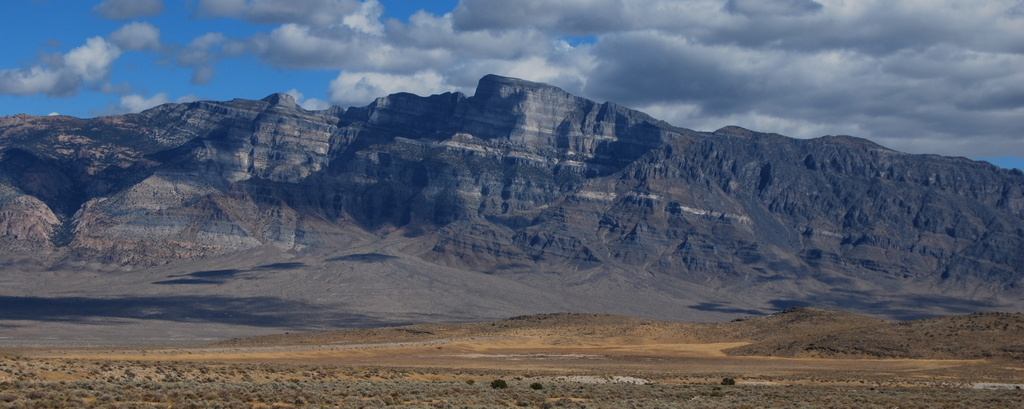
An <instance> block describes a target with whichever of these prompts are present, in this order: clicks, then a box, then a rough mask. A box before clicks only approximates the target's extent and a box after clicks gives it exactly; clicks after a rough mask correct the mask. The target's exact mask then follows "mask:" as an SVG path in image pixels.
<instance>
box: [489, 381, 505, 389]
mask: <svg viewBox="0 0 1024 409" xmlns="http://www.w3.org/2000/svg"><path fill="white" fill-rule="evenodd" d="M491 387H492V388H494V389H506V388H508V382H505V380H504V379H495V380H493V381H491Z"/></svg>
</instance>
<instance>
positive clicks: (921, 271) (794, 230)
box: [0, 75, 1024, 302]
mask: <svg viewBox="0 0 1024 409" xmlns="http://www.w3.org/2000/svg"><path fill="white" fill-rule="evenodd" d="M0 152H2V153H0V240H2V242H3V243H4V244H5V245H4V247H3V250H2V251H5V252H9V253H10V252H19V251H20V252H26V251H29V252H31V251H46V252H48V253H47V254H51V253H55V254H59V255H60V257H63V258H65V259H77V260H95V261H97V262H101V263H113V264H127V265H142V266H145V265H153V264H164V263H172V262H176V261H180V260H186V259H201V258H204V257H210V256H214V255H222V254H227V253H231V252H235V251H239V250H245V249H251V248H255V247H259V246H265V245H271V246H275V247H277V248H279V249H282V250H284V251H290V252H296V253H301V252H312V251H316V249H318V248H323V247H324V246H330V247H331V248H335V249H338V248H341V249H343V248H345V246H346V245H348V244H347V243H350V242H351V243H354V242H356V241H358V240H360V239H358V238H360V237H392V238H394V237H400V238H401V240H402V241H403V243H404V247H402V248H403V249H405V250H404V251H409V252H413V253H414V254H415V255H416V256H417V257H418V258H419V259H421V260H422V261H423V262H425V263H436V264H443V265H448V266H455V267H460V268H465V269H470V270H474V271H480V272H488V273H523V274H552V273H553V274H561V273H564V272H566V271H572V272H574V274H578V275H579V276H581V277H583V276H588V274H589V276H591V277H604V278H606V279H607V278H608V277H611V278H610V279H611V280H612V281H614V282H616V283H619V284H617V285H622V286H637V285H641V284H638V283H644V282H645V280H647V281H650V282H658V283H686V284H687V285H690V284H695V285H699V286H701V287H700V288H706V289H708V291H736V292H738V293H743V292H746V294H752V296H754V295H756V296H758V297H762V298H763V299H764V300H766V301H771V300H787V299H790V298H794V297H798V296H800V297H804V299H807V298H808V297H811V298H813V297H820V298H827V297H830V294H833V293H834V292H835V291H841V292H843V294H845V295H844V296H845V297H849V298H850V299H851V300H854V302H860V301H856V300H862V299H863V300H867V299H869V298H870V296H871V294H872V293H873V292H878V291H890V292H891V294H901V293H902V292H905V291H907V290H908V289H909V290H912V291H914V292H923V293H927V294H954V295H957V296H964V295H967V296H970V297H974V298H975V299H993V300H995V299H1000V297H1003V298H1006V297H1009V298H1013V294H1014V291H1019V286H1020V285H1024V282H1022V279H1024V193H1022V187H1024V175H1022V174H1021V173H1020V172H1011V171H1007V170H1002V169H998V168H996V167H994V166H992V165H989V164H987V163H982V162H973V161H970V160H967V159H963V158H949V157H939V156H929V155H909V154H904V153H900V152H896V151H892V150H889V149H886V148H883V147H881V146H878V145H876V144H873V143H871V142H869V141H866V140H863V139H858V138H853V137H846V136H827V137H822V138H817V139H810V140H799V139H792V138H787V137H784V136H780V135H776V134H765V133H758V132H753V131H749V130H745V129H741V128H736V127H726V128H723V129H720V130H718V131H715V132H712V133H707V132H697V131H692V130H688V129H684V128H679V127H675V126H672V125H669V124H667V123H665V122H663V121H659V120H656V119H654V118H651V117H650V116H648V115H646V114H644V113H641V112H638V111H634V110H630V109H628V108H624V107H622V106H619V105H616V104H614V103H610V102H605V103H598V102H594V101H590V100H587V99H584V98H580V97H577V96H573V95H570V94H569V93H567V92H565V91H563V90H561V89H558V88H556V87H552V86H549V85H545V84H540V83H534V82H528V81H523V80H518V79H513V78H505V77H499V76H493V75H491V76H487V77H484V78H483V79H481V80H480V83H479V85H478V88H477V90H476V92H475V94H474V95H473V96H466V95H464V94H461V93H446V94H441V95H432V96H427V97H420V96H416V95H412V94H406V93H399V94H393V95H390V96H386V97H382V98H379V99H377V100H376V101H374V102H372V103H371V104H369V105H367V106H364V107H352V108H347V109H343V108H339V107H334V108H331V109H328V110H324V111H307V110H304V109H302V108H301V107H299V106H298V105H296V103H295V101H294V100H293V99H292V98H291V97H289V96H287V95H283V94H275V95H271V96H269V97H267V98H264V99H262V100H255V101H253V100H233V101H228V102H209V101H204V102H193V103H187V104H166V105H162V106H159V107H156V108H153V109H150V110H148V111H145V112H142V113H140V114H132V115H123V116H114V117H103V118H96V119H77V118H70V117H46V118H43V117H29V116H24V115H19V116H14V117H6V118H2V119H0ZM50 257H53V256H52V254H51V256H50ZM581 271H583V272H588V273H587V274H582V275H580V274H579V272H581ZM651 280H653V281H651ZM577 284H578V285H586V282H585V281H581V282H579V283H577ZM644 285H648V284H644ZM669 287H671V285H669V286H667V287H665V288H669ZM679 288H682V287H679ZM687 288H691V287H687ZM665 291H670V290H667V289H666V290H665ZM672 291H675V290H672ZM1017 298H1018V299H1019V297H1017ZM864 302H867V301H864Z"/></svg>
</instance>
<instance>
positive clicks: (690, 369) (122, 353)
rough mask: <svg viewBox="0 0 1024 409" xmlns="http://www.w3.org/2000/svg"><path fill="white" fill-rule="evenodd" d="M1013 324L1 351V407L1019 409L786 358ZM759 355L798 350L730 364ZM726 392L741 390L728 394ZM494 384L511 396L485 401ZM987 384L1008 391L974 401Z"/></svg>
mask: <svg viewBox="0 0 1024 409" xmlns="http://www.w3.org/2000/svg"><path fill="white" fill-rule="evenodd" d="M1019 319H1020V316H1019V315H1008V314H1003V315H976V316H965V317H951V318H947V319H944V320H942V319H939V320H926V321H921V322H911V323H892V322H887V321H881V320H876V319H871V318H866V317H858V316H849V315H845V314H842V313H836V312H831V311H825V310H814V309H799V310H788V311H786V312H783V313H779V314H776V315H774V316H771V317H764V318H752V319H748V320H743V321H738V322H733V323H725V324H694V323H673V322H659V321H650V320H641V319H634V318H627V317H618V316H608V315H592V314H553V315H542V316H530V317H519V318H515V319H509V320H502V321H496V322H489V323H476V324H458V325H454V324H453V325H440V324H438V325H416V326H405V327H390V328H377V329H360V330H349V331H329V332H319V333H310V334H287V335H275V336H267V337H257V338H249V339H241V340H232V341H227V342H222V343H218V344H215V345H210V346H208V347H201V348H150V349H23V350H8V351H4V353H3V354H0V408H8V407H10V408H15V407H17V408H22V407H110V408H171V407H195V408H207V407H209V408H213V407H221V408H232V407H239V408H242V407H387V406H402V407H460V408H461V407H474V408H475V407H546V408H555V407H587V408H618V407H636V408H644V407H682V408H687V407H694V408H698V407H700V408H759V407H789V408H803V407H808V408H809V407H822V406H832V407H858V408H875V407H878V408H881V407H893V406H899V407H901V408H942V407H951V408H955V407H964V408H967V407H989V408H1001V407H1007V408H1020V407H1024V406H1022V405H1024V404H1022V402H1024V391H1022V390H1020V389H1017V387H1020V386H1024V370H1021V368H1022V365H1021V360H1019V359H1017V358H1014V355H1007V356H1003V355H1000V356H989V357H981V358H972V359H962V358H961V357H954V358H959V359H948V358H944V359H934V357H932V358H929V359H903V358H901V359H894V358H877V357H868V356H870V355H869V354H863V353H861V354H859V355H857V354H844V355H841V356H836V357H822V356H820V355H818V356H815V355H814V354H810V353H802V354H792V355H799V356H781V355H784V354H782V353H777V352H779V351H788V350H800V348H799V345H804V344H801V342H809V341H808V340H820V339H829V340H834V341H835V342H839V340H842V339H853V338H855V337H857V336H860V337H866V336H867V335H865V334H869V335H870V334H878V335H877V338H870V337H869V338H867V339H868V340H869V341H865V342H870V340H871V339H877V340H878V341H877V342H879V343H880V344H884V343H885V342H897V341H895V340H900V341H899V342H903V343H907V342H908V341H906V340H904V339H903V338H900V337H902V336H905V335H906V334H917V333H918V332H919V331H927V332H928V333H933V332H934V333H936V334H945V333H946V332H943V331H953V332H952V333H957V331H959V332H958V333H959V334H960V335H962V336H964V349H963V350H967V348H969V347H970V346H971V345H973V343H975V342H982V341H985V340H993V339H995V340H1002V339H1006V340H1009V339H1011V338H1012V337H1013V336H1015V334H1017V333H1016V332H1014V331H1017V329H1016V327H1014V325H1015V323H1016V322H1018V321H1017V320H1019ZM972 328H974V329H972ZM940 329H942V330H940ZM972 334H974V335H972ZM978 334H988V335H987V336H982V335H978ZM844 337H847V338H844ZM754 338H763V339H762V340H760V342H754V341H755V339H754ZM889 339H893V340H894V341H886V340H889ZM1019 339H1021V338H1016V340H1019ZM926 341H927V337H926V338H925V339H924V340H921V341H920V342H921V345H922V346H921V347H919V348H917V349H915V350H920V351H939V352H941V353H942V354H948V353H952V352H951V351H959V350H961V349H953V348H945V349H941V350H936V349H935V348H931V347H926V345H927V342H926ZM947 341H948V340H947ZM914 342H918V341H914ZM1007 342H1009V341H1007ZM1015 342H1019V341H1015ZM766 345H767V346H771V345H775V346H778V345H782V346H786V347H787V348H790V349H786V348H778V347H775V349H770V348H769V349H768V350H769V351H772V352H773V354H772V355H774V356H736V355H730V353H735V351H738V350H743V349H744V348H746V349H750V348H768V347H766ZM992 348H997V349H998V348H1003V347H1002V346H999V345H998V343H997V344H996V345H994V346H992ZM803 351H807V350H806V349H805V350H803ZM866 357H867V358H866ZM724 378H735V379H736V381H737V385H735V386H723V385H720V383H721V381H722V380H723V379H724ZM495 379H503V380H506V381H507V382H508V384H509V388H507V389H494V388H491V387H490V383H491V381H492V380H495ZM533 384H540V385H541V386H542V388H539V389H534V388H533V387H531V385H533ZM982 384H992V385H994V386H995V387H1001V388H1003V389H995V390H988V389H974V388H972V386H974V385H979V386H980V385H982Z"/></svg>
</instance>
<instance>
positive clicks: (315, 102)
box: [285, 88, 331, 111]
mask: <svg viewBox="0 0 1024 409" xmlns="http://www.w3.org/2000/svg"><path fill="white" fill-rule="evenodd" d="M285 94H288V95H291V97H292V98H295V103H296V104H299V106H301V107H303V108H305V109H308V110H310V111H320V110H324V109H327V108H330V107H331V103H330V102H327V101H324V100H322V99H316V98H309V99H306V98H305V95H304V94H303V93H301V92H299V90H297V89H295V88H292V89H290V90H288V92H285Z"/></svg>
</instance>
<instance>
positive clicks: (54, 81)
mask: <svg viewBox="0 0 1024 409" xmlns="http://www.w3.org/2000/svg"><path fill="white" fill-rule="evenodd" d="M60 82H61V73H60V72H58V71H56V70H52V69H47V68H43V67H40V66H35V67H32V68H25V69H9V70H2V71H0V93H2V94H9V95H32V94H48V95H54V96H57V95H63V94H67V93H66V92H55V91H57V90H58V86H57V85H58V84H59V83H60Z"/></svg>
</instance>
